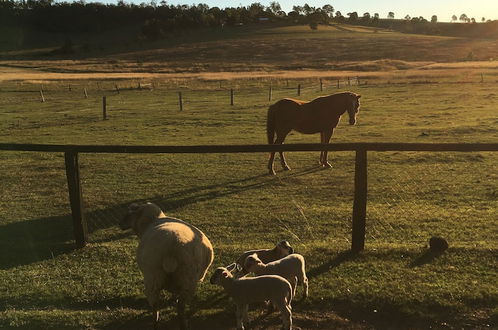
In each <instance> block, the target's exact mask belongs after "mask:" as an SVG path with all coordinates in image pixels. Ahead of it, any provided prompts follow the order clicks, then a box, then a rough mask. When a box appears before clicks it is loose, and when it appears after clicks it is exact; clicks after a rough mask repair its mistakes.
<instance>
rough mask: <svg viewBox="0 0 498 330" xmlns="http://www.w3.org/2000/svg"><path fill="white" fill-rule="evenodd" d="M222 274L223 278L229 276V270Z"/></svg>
mask: <svg viewBox="0 0 498 330" xmlns="http://www.w3.org/2000/svg"><path fill="white" fill-rule="evenodd" d="M221 276H223V278H227V277H228V271H227V270H224V271H223V273H221Z"/></svg>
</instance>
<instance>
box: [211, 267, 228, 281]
mask: <svg viewBox="0 0 498 330" xmlns="http://www.w3.org/2000/svg"><path fill="white" fill-rule="evenodd" d="M232 277H233V275H232V273H230V271H229V270H228V269H226V268H225V267H218V268H216V270H215V271H214V273H213V275H212V276H211V278H210V279H209V283H211V284H218V285H221V281H222V280H223V279H225V278H232Z"/></svg>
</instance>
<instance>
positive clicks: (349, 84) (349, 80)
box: [348, 77, 351, 86]
mask: <svg viewBox="0 0 498 330" xmlns="http://www.w3.org/2000/svg"><path fill="white" fill-rule="evenodd" d="M348 86H351V78H349V77H348Z"/></svg>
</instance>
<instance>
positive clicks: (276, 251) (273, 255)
mask: <svg viewBox="0 0 498 330" xmlns="http://www.w3.org/2000/svg"><path fill="white" fill-rule="evenodd" d="M292 253H294V249H293V248H292V246H291V245H290V244H289V242H288V241H285V240H283V241H280V242H278V243H277V245H276V246H275V247H274V248H273V249H261V250H250V251H246V252H244V253H243V254H242V255H241V256H240V257H239V258H238V259H237V261H236V264H237V265H238V266H239V267H238V268H240V269H241V270H240V271H239V272H237V273H236V274H235V277H242V276H244V275H246V274H247V273H248V271H247V269H245V268H244V262H245V260H246V258H247V257H248V256H250V255H251V254H256V255H257V256H258V258H259V259H260V260H261V261H263V262H264V263H269V262H272V261H275V260H278V259H282V258H283V257H286V256H288V255H289V254H292Z"/></svg>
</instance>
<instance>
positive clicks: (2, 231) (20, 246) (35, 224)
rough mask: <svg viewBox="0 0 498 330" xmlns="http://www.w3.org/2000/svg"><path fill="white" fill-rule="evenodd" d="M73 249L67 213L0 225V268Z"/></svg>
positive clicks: (39, 259)
mask: <svg viewBox="0 0 498 330" xmlns="http://www.w3.org/2000/svg"><path fill="white" fill-rule="evenodd" d="M73 249H74V241H73V235H72V225H71V219H70V217H69V216H60V217H49V218H42V219H34V220H28V221H20V222H13V223H9V224H6V225H4V226H0V250H1V251H2V253H0V269H2V270H5V269H9V268H11V267H15V266H19V265H26V264H30V263H33V262H37V261H41V260H46V259H50V258H53V257H55V256H57V255H60V254H63V253H67V252H70V251H72V250H73Z"/></svg>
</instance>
